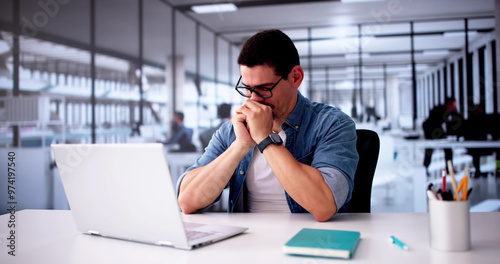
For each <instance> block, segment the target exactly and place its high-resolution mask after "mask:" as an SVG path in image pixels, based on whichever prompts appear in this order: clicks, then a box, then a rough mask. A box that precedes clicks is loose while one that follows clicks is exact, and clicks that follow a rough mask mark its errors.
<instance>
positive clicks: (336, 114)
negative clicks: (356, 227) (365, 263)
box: [177, 30, 358, 221]
mask: <svg viewBox="0 0 500 264" xmlns="http://www.w3.org/2000/svg"><path fill="white" fill-rule="evenodd" d="M238 64H239V65H240V71H241V77H240V79H239V81H238V83H237V85H236V90H237V91H238V92H239V93H240V94H241V95H242V96H244V97H246V98H248V99H247V100H246V101H245V102H244V103H243V105H242V106H240V107H238V108H237V109H236V114H235V115H234V116H233V118H232V120H231V122H229V121H228V122H226V123H224V124H223V125H222V127H221V128H220V129H219V130H218V131H217V132H216V133H215V134H214V136H213V137H212V140H211V141H210V143H209V145H208V147H207V148H206V149H205V153H204V154H203V156H202V157H201V158H200V159H198V160H197V161H196V163H195V164H194V165H193V166H192V167H190V168H189V169H188V170H187V171H186V173H184V174H183V175H182V176H181V178H180V179H179V182H178V184H177V190H178V195H179V196H178V201H179V205H180V207H181V209H182V211H183V212H184V213H194V212H197V211H199V210H202V209H204V208H206V207H208V206H210V205H211V204H213V203H214V202H215V201H217V200H218V199H219V198H220V195H221V193H222V190H223V189H224V188H226V187H229V204H228V211H229V212H292V213H302V212H309V213H311V214H312V215H313V216H314V218H315V219H316V220H317V221H327V220H329V219H330V218H331V217H332V216H333V215H334V214H335V213H336V212H337V211H339V210H340V211H342V210H345V208H346V206H344V205H347V204H348V202H349V200H350V199H351V193H352V189H353V185H354V184H353V180H354V173H355V171H356V167H357V163H358V154H357V151H356V127H355V124H354V122H353V121H352V119H351V118H349V117H348V116H347V115H346V114H344V113H343V112H341V111H340V110H338V109H336V108H334V107H331V106H328V105H325V104H321V103H315V102H311V101H310V100H308V99H307V98H305V97H304V96H302V94H301V93H300V92H299V91H298V88H299V86H300V84H301V83H302V81H303V79H304V71H303V69H302V67H301V66H300V62H299V55H298V52H297V49H296V48H295V45H294V44H293V42H292V41H291V39H290V38H289V37H288V36H287V35H285V34H284V33H283V32H281V31H279V30H267V31H263V32H260V33H258V34H256V35H254V36H253V37H251V38H250V39H248V40H247V41H246V42H245V44H244V46H243V48H242V50H241V53H240V56H239V57H238ZM341 208H342V209H341Z"/></svg>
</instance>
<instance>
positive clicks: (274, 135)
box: [269, 133, 283, 144]
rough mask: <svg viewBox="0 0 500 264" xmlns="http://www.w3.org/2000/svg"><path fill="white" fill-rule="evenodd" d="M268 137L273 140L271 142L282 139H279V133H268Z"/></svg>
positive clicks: (281, 141) (278, 141)
mask: <svg viewBox="0 0 500 264" xmlns="http://www.w3.org/2000/svg"><path fill="white" fill-rule="evenodd" d="M269 137H270V138H271V140H272V141H273V143H279V144H281V143H283V140H281V137H280V135H278V134H276V133H271V134H270V135H269Z"/></svg>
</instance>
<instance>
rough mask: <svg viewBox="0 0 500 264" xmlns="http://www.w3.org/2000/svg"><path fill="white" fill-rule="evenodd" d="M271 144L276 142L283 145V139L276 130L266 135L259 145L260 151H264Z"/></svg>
mask: <svg viewBox="0 0 500 264" xmlns="http://www.w3.org/2000/svg"><path fill="white" fill-rule="evenodd" d="M270 144H275V145H281V144H283V140H281V138H280V136H279V135H278V134H276V133H274V132H272V133H271V134H269V136H268V137H266V138H265V139H264V140H262V141H261V142H260V143H259V145H257V147H258V148H259V150H260V153H262V151H264V149H265V148H266V147H267V146H269V145H270Z"/></svg>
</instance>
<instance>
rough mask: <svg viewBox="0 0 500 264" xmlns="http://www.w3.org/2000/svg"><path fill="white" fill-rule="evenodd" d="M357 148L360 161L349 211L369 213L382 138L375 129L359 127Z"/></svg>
mask: <svg viewBox="0 0 500 264" xmlns="http://www.w3.org/2000/svg"><path fill="white" fill-rule="evenodd" d="M356 134H357V135H358V140H357V141H356V150H357V151H358V155H359V161H358V167H357V169H356V174H355V175H354V189H353V191H352V198H351V201H350V202H349V208H348V212H349V213H369V212H370V206H371V201H370V200H371V195H372V182H373V176H374V174H375V168H376V167H377V161H378V155H379V150H380V139H379V137H378V135H377V133H376V132H375V131H372V130H366V129H357V130H356Z"/></svg>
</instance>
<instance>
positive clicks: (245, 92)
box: [234, 76, 283, 98]
mask: <svg viewBox="0 0 500 264" xmlns="http://www.w3.org/2000/svg"><path fill="white" fill-rule="evenodd" d="M282 79H283V77H281V78H280V79H279V80H278V81H277V82H276V83H275V84H274V85H273V86H272V87H271V88H267V87H258V86H257V87H249V86H239V85H240V81H241V76H240V79H238V83H237V84H236V87H235V88H234V89H235V90H236V91H237V92H238V93H239V94H240V95H241V96H244V97H246V98H250V97H251V96H252V93H255V94H256V95H258V96H259V97H262V98H270V97H272V96H273V89H274V87H276V85H278V83H279V82H280V81H281V80H282Z"/></svg>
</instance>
